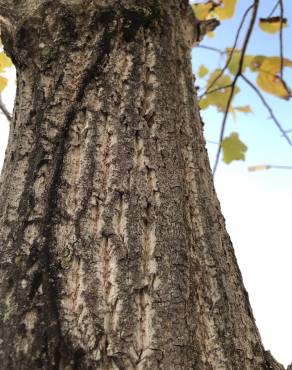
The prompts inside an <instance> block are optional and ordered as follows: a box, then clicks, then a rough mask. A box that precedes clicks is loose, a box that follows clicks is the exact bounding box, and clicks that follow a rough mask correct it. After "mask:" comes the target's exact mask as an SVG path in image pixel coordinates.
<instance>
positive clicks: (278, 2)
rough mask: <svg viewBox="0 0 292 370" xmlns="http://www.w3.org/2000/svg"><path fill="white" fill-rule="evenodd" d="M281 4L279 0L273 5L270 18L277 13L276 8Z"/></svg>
mask: <svg viewBox="0 0 292 370" xmlns="http://www.w3.org/2000/svg"><path fill="white" fill-rule="evenodd" d="M279 4H280V1H277V2H276V4H275V6H274V7H273V9H272V11H271V13H270V14H269V15H268V18H271V17H272V15H273V14H274V13H275V11H276V9H277V8H278V6H279Z"/></svg>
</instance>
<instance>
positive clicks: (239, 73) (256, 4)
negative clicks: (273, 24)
mask: <svg viewBox="0 0 292 370" xmlns="http://www.w3.org/2000/svg"><path fill="white" fill-rule="evenodd" d="M258 7H259V0H254V3H253V12H252V17H251V20H250V24H249V27H248V30H247V32H246V35H245V39H244V42H243V47H242V51H241V55H240V60H239V67H238V71H237V73H236V75H235V77H234V80H233V82H232V85H231V91H230V95H229V98H228V101H227V105H226V108H225V113H224V117H223V121H222V125H221V131H220V136H219V145H218V150H217V153H216V158H215V163H214V167H213V175H214V174H215V172H216V169H217V167H218V163H219V158H220V154H221V148H222V145H221V144H222V141H223V137H224V132H225V126H226V122H227V116H228V113H229V108H230V105H231V102H232V98H233V95H234V91H235V87H236V82H237V80H238V78H239V77H240V76H242V68H243V62H244V57H245V52H246V49H247V45H248V42H249V40H250V37H251V34H252V31H253V29H254V25H255V21H256V17H257V12H258Z"/></svg>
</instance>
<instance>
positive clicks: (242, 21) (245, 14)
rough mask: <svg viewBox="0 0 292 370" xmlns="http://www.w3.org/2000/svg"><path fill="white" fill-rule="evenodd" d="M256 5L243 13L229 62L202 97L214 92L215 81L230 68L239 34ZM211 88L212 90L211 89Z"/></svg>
mask: <svg viewBox="0 0 292 370" xmlns="http://www.w3.org/2000/svg"><path fill="white" fill-rule="evenodd" d="M253 7H254V4H252V5H251V6H249V7H248V8H247V9H246V11H245V13H244V15H243V17H242V19H241V22H240V25H239V27H238V30H237V33H236V37H235V40H234V44H233V46H232V48H231V52H230V54H229V56H228V59H227V62H226V64H225V66H224V67H223V69H222V70H221V72H220V73H219V75H218V76H217V77H216V78H215V79H214V81H212V83H211V84H210V86H209V87H208V88H207V90H206V91H205V92H204V93H203V94H202V95H201V96H200V97H202V96H204V95H205V94H208V93H211V92H214V90H211V89H212V87H213V86H214V85H215V83H216V82H217V81H218V80H219V78H220V77H221V76H222V75H223V73H224V72H225V71H226V69H227V68H228V65H229V63H230V62H231V59H232V56H233V54H234V51H235V48H236V45H237V42H238V38H239V35H240V32H241V29H242V27H243V25H244V22H245V19H246V17H247V15H248V13H249V12H250V10H251V9H252V8H253ZM210 90H211V91H210Z"/></svg>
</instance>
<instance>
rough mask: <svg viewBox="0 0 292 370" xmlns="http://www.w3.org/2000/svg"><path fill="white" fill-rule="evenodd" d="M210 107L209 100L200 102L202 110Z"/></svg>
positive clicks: (205, 99)
mask: <svg viewBox="0 0 292 370" xmlns="http://www.w3.org/2000/svg"><path fill="white" fill-rule="evenodd" d="M208 106H209V102H208V99H207V98H203V99H201V100H200V101H199V107H200V109H206V108H208Z"/></svg>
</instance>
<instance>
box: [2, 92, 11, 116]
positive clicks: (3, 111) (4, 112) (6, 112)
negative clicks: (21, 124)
mask: <svg viewBox="0 0 292 370" xmlns="http://www.w3.org/2000/svg"><path fill="white" fill-rule="evenodd" d="M0 110H1V111H2V113H3V114H4V116H5V117H6V118H7V120H8V121H9V122H11V120H12V117H11V114H10V112H9V111H8V109H7V108H6V106H5V104H4V103H3V101H2V97H1V95H0Z"/></svg>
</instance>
